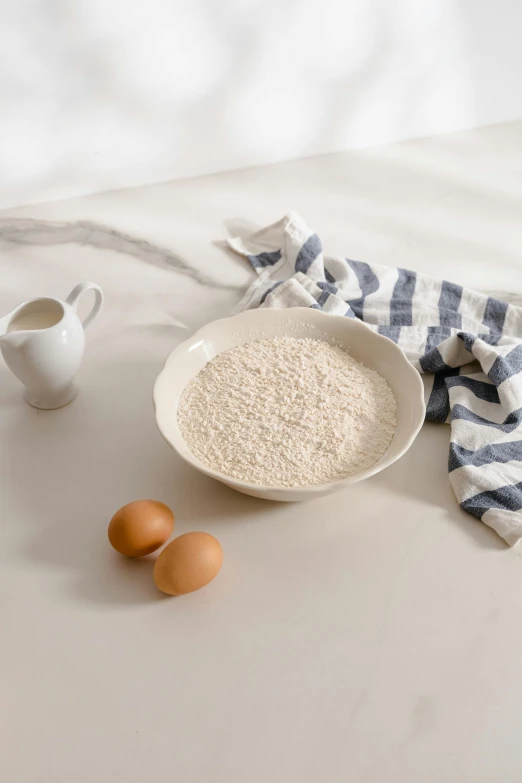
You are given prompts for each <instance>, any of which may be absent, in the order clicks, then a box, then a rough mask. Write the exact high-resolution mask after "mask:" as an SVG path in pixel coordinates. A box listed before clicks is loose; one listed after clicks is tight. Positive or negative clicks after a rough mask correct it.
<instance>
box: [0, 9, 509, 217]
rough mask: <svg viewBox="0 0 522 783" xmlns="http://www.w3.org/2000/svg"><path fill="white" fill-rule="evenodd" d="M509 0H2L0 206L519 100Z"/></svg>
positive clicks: (320, 144)
mask: <svg viewBox="0 0 522 783" xmlns="http://www.w3.org/2000/svg"><path fill="white" fill-rule="evenodd" d="M521 27H522V4H520V3H519V2H518V0H496V2H494V3H493V2H491V1H490V0H393V2H390V0H88V2H87V1H86V0H83V1H82V0H4V2H3V3H2V5H1V7H0V57H1V62H2V68H1V69H0V106H1V122H0V134H1V135H0V138H1V145H0V207H10V206H16V205H19V204H24V203H31V202H35V201H44V200H49V199H55V198H64V197H68V196H73V195H80V194H84V193H89V192H94V191H98V190H105V189H109V188H116V187H123V186H127V185H137V184H143V183H146V182H153V181H158V180H166V179H171V178H176V177H188V176H194V175H198V174H207V173H211V172H215V171H219V170H225V169H231V168H239V167H243V166H250V165H256V164H261V163H267V162H273V161H276V160H281V159H284V158H290V157H300V156H304V155H312V154H316V153H324V152H332V151H337V150H343V149H350V148H358V147H364V146H371V145H375V144H381V143H386V142H390V141H395V140H399V139H405V138H410V137H413V136H423V135H428V134H433V133H440V132H446V131H453V130H459V129H464V128H468V127H473V126H476V125H481V124H488V123H497V122H503V121H506V120H512V119H518V118H520V117H522V91H521V90H520V89H519V85H518V82H519V80H520V75H521V73H522V49H521V47H520V45H519V41H518V38H519V33H520V29H521Z"/></svg>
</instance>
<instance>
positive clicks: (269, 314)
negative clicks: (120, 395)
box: [153, 307, 425, 500]
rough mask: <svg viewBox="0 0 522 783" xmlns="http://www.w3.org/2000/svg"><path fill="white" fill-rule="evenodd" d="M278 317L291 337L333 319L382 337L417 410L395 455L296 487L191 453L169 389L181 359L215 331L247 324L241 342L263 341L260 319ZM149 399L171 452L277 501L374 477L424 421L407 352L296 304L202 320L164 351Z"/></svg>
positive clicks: (228, 331)
mask: <svg viewBox="0 0 522 783" xmlns="http://www.w3.org/2000/svg"><path fill="white" fill-rule="evenodd" d="M282 317H285V318H286V319H287V322H288V323H289V324H291V327H297V330H296V329H292V328H290V329H289V331H291V332H292V335H291V336H296V337H299V336H300V335H299V326H300V325H301V327H302V329H303V330H305V329H306V328H314V329H319V330H320V331H321V334H322V335H326V334H328V332H331V331H332V330H331V329H329V327H331V326H333V322H334V320H335V321H336V322H337V323H336V328H337V330H339V329H341V331H345V332H346V333H347V334H348V333H349V332H352V333H354V334H357V332H359V334H362V333H364V334H365V336H366V337H368V333H370V334H371V335H372V338H371V340H373V342H374V343H375V344H376V342H377V341H382V344H386V350H387V351H388V352H389V353H390V356H393V357H394V361H396V362H398V363H399V365H401V366H402V372H403V373H404V375H403V377H402V379H401V385H402V386H404V387H408V386H409V388H410V399H409V401H410V403H411V405H412V406H413V408H414V409H415V411H414V412H415V417H414V418H415V421H414V423H413V425H412V426H411V427H410V431H409V434H408V435H407V436H406V437H405V438H404V440H403V442H402V444H401V445H400V447H399V448H398V449H397V450H396V451H395V453H393V454H388V451H389V448H390V447H389V448H388V450H387V451H386V452H385V454H384V455H383V457H382V458H381V459H380V460H379V461H378V462H377V463H376V464H375V465H373V466H372V467H371V468H369V469H368V470H365V471H361V472H360V473H356V474H354V475H352V476H346V477H345V478H342V479H337V480H336V481H332V482H328V483H325V484H308V485H305V486H301V485H297V486H292V487H286V486H277V485H265V484H255V483H253V482H248V481H243V480H241V479H237V478H235V477H234V476H229V475H227V474H225V473H221V472H219V471H217V470H213V469H212V468H210V467H208V466H207V465H205V464H204V463H203V462H201V461H200V460H199V459H198V458H197V457H196V456H195V455H194V454H193V453H192V452H191V451H190V448H189V446H188V444H187V443H186V442H185V440H184V438H183V436H182V435H181V431H180V430H179V426H178V422H177V406H178V401H179V397H180V396H181V393H182V390H181V391H180V392H179V393H178V394H177V395H176V393H175V392H174V391H173V388H172V387H173V385H175V383H176V381H177V378H178V376H179V368H180V366H181V365H182V364H183V362H184V360H186V359H187V356H188V355H189V354H190V353H191V352H192V351H194V350H195V349H196V348H198V347H200V346H201V345H203V344H205V341H208V345H212V341H213V339H215V337H216V334H217V333H218V332H219V333H220V334H221V336H223V334H225V335H226V334H229V335H230V334H232V333H235V334H236V335H237V334H238V331H239V332H241V331H244V328H245V327H246V328H248V327H249V328H250V329H252V328H253V331H251V332H250V335H249V337H250V339H247V340H243V343H246V342H252V341H253V340H259V339H266V335H265V336H263V334H262V331H263V330H262V326H263V323H265V324H267V323H269V322H270V321H271V320H272V321H273V322H274V323H275V322H276V321H277V320H281V319H282ZM314 322H315V323H314ZM316 324H317V325H316ZM324 330H326V331H324ZM301 336H305V335H301ZM306 336H310V335H306ZM320 339H323V338H320ZM333 339H335V338H333ZM237 344H240V343H237ZM232 347H234V346H232V345H231V346H230V347H229V348H223V349H222V350H217V351H215V353H214V355H213V356H208V357H207V360H206V361H205V362H204V363H203V364H202V365H201V367H200V368H199V369H198V370H197V371H196V372H193V373H192V374H191V376H190V378H188V380H187V381H186V383H184V385H183V388H185V387H186V386H187V384H188V383H189V382H190V380H192V378H193V377H195V376H196V375H197V374H198V372H199V371H200V370H201V369H202V368H203V367H204V366H205V364H206V363H208V361H210V360H211V359H212V358H214V356H216V355H217V354H219V353H223V352H224V351H226V350H230V348H232ZM358 361H362V362H363V363H365V362H364V359H361V358H358ZM384 377H386V376H384ZM153 402H154V411H155V417H156V424H157V426H158V429H159V431H160V433H161V435H162V436H163V438H164V439H165V440H166V442H167V443H168V444H169V445H170V446H171V447H172V448H173V449H174V451H176V453H177V454H178V455H179V456H180V457H181V458H182V459H184V460H185V461H186V462H188V463H189V464H190V465H192V467H194V468H196V469H197V470H199V471H201V472H202V473H204V474H206V475H207V476H210V477H211V478H214V479H216V480H218V481H221V482H223V483H224V484H226V485H227V486H229V487H233V488H234V489H237V490H238V491H240V492H245V493H246V494H252V495H255V496H257V497H267V496H270V495H272V496H273V495H274V493H275V494H276V495H277V498H276V499H278V500H285V499H293V500H295V499H300V500H301V499H302V500H304V499H306V498H307V497H309V498H312V497H314V496H319V495H326V494H330V493H331V492H335V491H338V490H339V489H342V488H343V487H344V486H347V485H349V484H355V483H357V482H359V481H362V480H364V479H366V478H369V477H370V476H373V475H375V474H376V473H380V471H382V470H384V469H385V468H387V467H389V466H390V465H392V464H393V463H394V462H396V461H397V460H398V459H399V458H400V457H402V456H403V454H405V452H406V451H407V450H408V449H409V448H410V446H411V445H412V443H413V441H414V440H415V438H416V437H417V434H418V432H419V430H420V428H421V427H422V424H423V423H424V417H425V402H424V384H423V382H422V379H421V377H420V374H419V373H418V371H417V370H416V369H415V368H414V367H413V366H412V364H411V363H410V362H409V361H408V359H407V357H406V354H405V353H404V351H403V350H402V349H401V348H400V347H399V346H398V345H397V344H396V343H394V342H393V341H392V340H390V339H389V338H387V337H385V336H384V335H381V334H378V332H376V331H374V330H373V329H371V328H369V327H368V326H367V325H366V324H365V323H364V322H362V321H360V320H359V319H355V318H347V317H346V316H342V315H331V314H329V313H324V312H323V311H320V310H316V309H314V308H308V307H295V308H288V309H276V308H274V309H269V308H258V309H255V310H246V311H244V312H242V313H238V314H237V315H232V316H229V317H227V318H221V319H219V320H216V321H211V322H210V323H208V324H205V325H204V326H202V327H201V328H200V329H198V330H197V331H196V332H195V333H194V334H193V335H192V336H191V337H189V338H188V339H187V340H184V341H183V342H182V343H180V344H179V345H178V346H177V347H176V348H174V350H173V351H172V352H171V353H170V354H169V355H168V357H167V359H166V361H165V363H164V365H163V368H162V370H161V372H160V373H159V375H158V377H157V379H156V382H155V385H154V392H153ZM394 438H395V436H394ZM392 443H393V441H392ZM390 446H391V444H390ZM289 495H293V496H295V495H299V498H296V497H293V498H288V497H287V496H289Z"/></svg>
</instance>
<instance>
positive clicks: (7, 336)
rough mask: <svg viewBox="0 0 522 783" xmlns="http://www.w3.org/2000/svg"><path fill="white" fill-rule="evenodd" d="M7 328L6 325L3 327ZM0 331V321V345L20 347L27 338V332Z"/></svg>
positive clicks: (0, 328) (0, 325) (3, 346)
mask: <svg viewBox="0 0 522 783" xmlns="http://www.w3.org/2000/svg"><path fill="white" fill-rule="evenodd" d="M5 329H7V326H6V327H5ZM5 329H4V331H3V332H2V331H1V330H2V324H1V323H0V347H2V348H5V347H10V348H21V347H22V345H23V344H24V343H25V342H26V340H27V338H28V334H27V332H7V331H5Z"/></svg>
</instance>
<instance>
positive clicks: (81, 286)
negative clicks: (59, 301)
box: [65, 280, 103, 329]
mask: <svg viewBox="0 0 522 783" xmlns="http://www.w3.org/2000/svg"><path fill="white" fill-rule="evenodd" d="M91 290H92V291H94V305H93V307H92V310H91V312H90V313H89V315H88V316H87V318H86V319H85V320H84V321H82V326H83V328H84V329H87V327H88V326H89V324H90V323H91V322H92V321H93V320H94V319H95V318H96V316H97V315H98V313H99V312H100V309H101V306H102V304H103V291H102V290H101V288H100V286H99V285H96V283H91V282H90V281H89V280H86V281H85V283H78V285H77V286H75V287H74V288H73V290H72V291H71V293H70V294H69V296H68V297H67V299H66V300H65V301H66V302H67V304H69V305H71V307H73V308H74V310H75V311H76V308H77V306H78V300H79V298H80V296H81V295H82V294H84V293H85V291H91Z"/></svg>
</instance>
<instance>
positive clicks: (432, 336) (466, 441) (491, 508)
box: [228, 213, 522, 546]
mask: <svg viewBox="0 0 522 783" xmlns="http://www.w3.org/2000/svg"><path fill="white" fill-rule="evenodd" d="M228 243H229V245H230V247H231V248H232V249H233V250H235V251H236V252H237V253H240V254H241V255H243V256H246V258H248V260H249V261H250V263H251V264H252V266H253V267H254V269H255V270H256V272H257V273H258V275H259V277H258V278H257V280H256V283H255V284H254V285H253V286H252V287H251V288H250V290H249V291H248V292H247V295H246V296H245V298H244V299H243V301H242V302H241V304H240V306H239V308H238V309H240V310H244V309H249V308H253V307H258V306H263V307H303V306H304V307H315V308H318V309H321V310H323V311H324V312H326V313H334V314H337V315H338V314H340V315H346V316H347V317H348V318H361V319H362V320H363V321H365V322H366V323H367V324H369V325H370V326H371V327H372V328H374V329H376V330H377V331H378V332H379V333H380V334H383V335H386V337H389V338H390V339H391V340H393V341H394V342H396V343H398V344H399V345H400V347H401V348H402V349H403V350H404V351H405V353H406V355H407V356H408V358H409V360H410V361H411V362H412V364H413V365H414V366H415V367H416V368H417V369H418V371H419V372H420V373H422V374H423V380H424V384H425V390H426V406H427V409H426V418H427V419H429V420H430V421H437V422H449V423H450V424H451V443H450V452H449V465H448V469H449V477H450V481H451V485H452V487H453V490H454V492H455V495H456V496H457V500H458V501H459V503H460V505H461V506H462V508H463V509H465V510H466V511H469V512H470V513H471V514H473V515H474V516H476V517H477V518H478V519H481V520H482V521H483V522H485V523H486V524H487V525H489V526H490V527H492V528H493V529H494V530H496V532H497V533H498V534H499V535H500V536H502V538H504V539H505V541H507V543H508V544H510V545H511V546H514V545H515V544H516V543H517V542H518V541H519V540H520V539H521V538H522V308H520V307H516V306H514V305H511V304H507V303H506V302H501V301H500V300H498V299H493V298H491V297H488V296H485V295H483V294H479V293H477V292H475V291H471V290H468V289H466V288H462V287H461V286H459V285H455V284H454V283H448V282H446V281H441V280H436V279H434V278H431V277H426V276H424V275H418V274H416V273H415V272H411V271H408V270H406V269H395V268H391V267H385V266H377V265H371V266H370V265H369V264H365V263H364V262H362V261H352V260H349V259H346V258H343V257H341V256H325V255H323V249H322V246H321V241H320V239H319V237H318V236H317V234H314V232H313V231H311V230H310V229H309V228H308V227H307V226H306V224H305V223H304V222H303V220H302V219H301V218H300V217H299V216H298V215H296V214H294V213H290V214H289V215H287V216H286V217H285V218H283V219H282V220H280V221H279V222H278V223H275V224H274V225H272V226H268V227H267V228H264V229H261V230H260V231H257V232H255V233H254V234H251V235H250V236H248V237H242V238H236V239H230V240H228Z"/></svg>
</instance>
